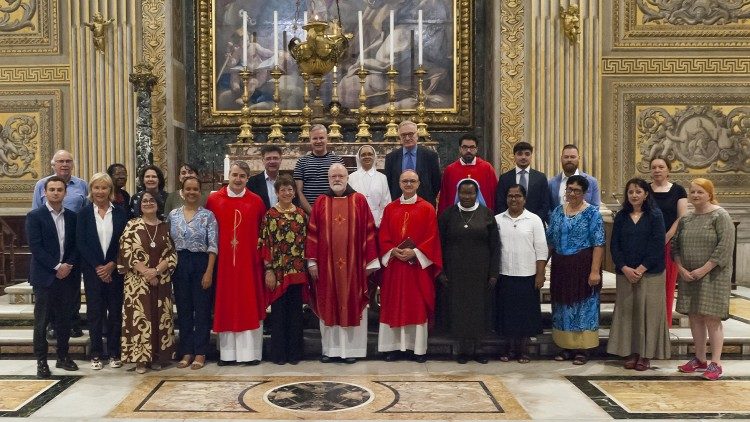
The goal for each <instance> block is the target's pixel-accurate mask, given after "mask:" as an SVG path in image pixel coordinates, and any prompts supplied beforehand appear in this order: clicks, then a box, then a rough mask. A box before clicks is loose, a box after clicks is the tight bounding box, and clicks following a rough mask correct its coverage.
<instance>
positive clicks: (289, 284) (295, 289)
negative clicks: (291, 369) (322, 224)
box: [258, 175, 307, 365]
mask: <svg viewBox="0 0 750 422" xmlns="http://www.w3.org/2000/svg"><path fill="white" fill-rule="evenodd" d="M273 187H274V189H275V190H276V195H277V196H278V198H279V202H278V203H276V204H275V205H274V206H273V207H271V208H270V209H269V210H268V212H266V216H265V217H264V218H263V227H262V231H261V234H260V238H259V239H258V247H259V248H260V250H261V253H262V255H263V263H264V264H265V283H266V287H267V288H268V289H270V291H271V293H270V295H269V300H268V302H269V303H270V304H271V312H272V313H271V359H272V360H273V362H274V363H276V364H277V365H283V364H285V363H287V362H289V363H290V364H292V365H296V364H297V363H298V362H299V361H300V360H301V359H302V286H303V285H304V284H305V283H306V282H307V270H306V268H305V239H306V238H307V215H305V212H304V211H302V208H300V207H295V206H294V204H292V199H294V180H293V179H292V178H291V177H290V176H289V175H281V176H279V177H278V178H277V179H276V182H275V183H274V184H273Z"/></svg>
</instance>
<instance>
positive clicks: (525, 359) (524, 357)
mask: <svg viewBox="0 0 750 422" xmlns="http://www.w3.org/2000/svg"><path fill="white" fill-rule="evenodd" d="M517 362H518V363H529V362H531V358H529V355H527V354H524V353H521V354H520V355H518V360H517Z"/></svg>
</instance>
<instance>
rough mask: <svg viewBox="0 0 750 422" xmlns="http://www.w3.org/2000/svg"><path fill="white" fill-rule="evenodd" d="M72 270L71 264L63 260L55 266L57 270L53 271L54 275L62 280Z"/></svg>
mask: <svg viewBox="0 0 750 422" xmlns="http://www.w3.org/2000/svg"><path fill="white" fill-rule="evenodd" d="M72 270H73V266H72V265H70V264H68V263H66V262H63V263H61V264H60V266H59V267H58V268H57V272H56V273H55V277H56V278H58V279H60V280H62V279H64V278H65V277H67V276H69V275H70V272H71V271H72Z"/></svg>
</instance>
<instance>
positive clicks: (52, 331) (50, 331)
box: [47, 327, 55, 340]
mask: <svg viewBox="0 0 750 422" xmlns="http://www.w3.org/2000/svg"><path fill="white" fill-rule="evenodd" d="M54 339H55V329H54V328H51V327H50V328H48V329H47V340H54Z"/></svg>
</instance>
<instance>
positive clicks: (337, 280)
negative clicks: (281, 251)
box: [305, 193, 378, 327]
mask: <svg viewBox="0 0 750 422" xmlns="http://www.w3.org/2000/svg"><path fill="white" fill-rule="evenodd" d="M305 257H306V258H308V259H315V262H316V263H317V265H318V280H317V281H313V292H312V293H313V298H312V299H311V306H312V308H313V310H314V311H315V313H316V315H318V317H319V318H320V319H321V320H322V321H323V323H324V324H325V325H327V326H333V325H338V326H342V327H356V326H359V324H360V319H361V316H362V311H363V310H364V309H365V306H366V305H367V302H368V295H367V276H366V274H365V267H366V266H367V264H368V263H369V262H371V261H373V260H375V259H377V258H378V254H377V245H376V242H375V221H374V220H373V218H372V213H371V212H370V208H369V206H368V205H367V200H366V199H365V197H364V196H363V195H362V194H360V193H352V194H350V195H348V196H344V197H331V196H328V195H321V196H319V197H318V199H317V200H316V201H315V205H313V208H312V212H311V214H310V222H309V224H308V227H307V242H306V243H305Z"/></svg>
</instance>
